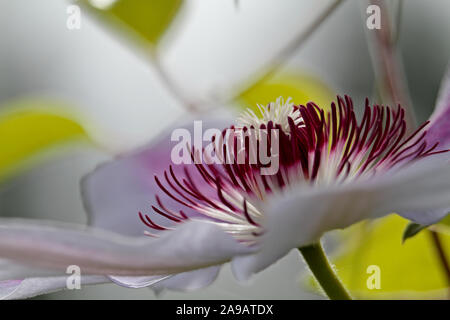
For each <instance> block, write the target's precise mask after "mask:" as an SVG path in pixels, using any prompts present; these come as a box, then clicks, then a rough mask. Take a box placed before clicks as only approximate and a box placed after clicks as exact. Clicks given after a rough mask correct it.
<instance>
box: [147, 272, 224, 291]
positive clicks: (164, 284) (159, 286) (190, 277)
mask: <svg viewBox="0 0 450 320" xmlns="http://www.w3.org/2000/svg"><path fill="white" fill-rule="evenodd" d="M219 271H220V266H214V267H209V268H204V269H199V270H194V271H189V272H183V273H179V274H176V275H174V276H172V277H170V278H167V279H165V280H163V281H161V282H158V283H156V284H154V285H153V286H152V289H154V290H155V291H156V292H160V291H161V290H163V289H169V290H179V291H192V290H197V289H201V288H204V287H206V286H208V285H210V284H211V283H212V282H213V281H214V280H216V278H217V276H218V274H219Z"/></svg>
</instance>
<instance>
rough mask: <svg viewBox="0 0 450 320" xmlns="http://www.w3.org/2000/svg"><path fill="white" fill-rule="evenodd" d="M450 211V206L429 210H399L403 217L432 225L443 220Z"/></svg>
mask: <svg viewBox="0 0 450 320" xmlns="http://www.w3.org/2000/svg"><path fill="white" fill-rule="evenodd" d="M449 213H450V208H446V209H435V210H427V211H399V212H398V214H399V215H401V216H402V217H404V218H406V219H409V220H412V221H414V222H415V223H419V224H423V225H430V224H434V223H437V222H439V221H441V220H442V219H443V218H444V217H445V216H447V215H448V214H449Z"/></svg>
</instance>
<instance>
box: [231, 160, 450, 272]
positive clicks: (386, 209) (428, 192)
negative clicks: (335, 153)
mask: <svg viewBox="0 0 450 320" xmlns="http://www.w3.org/2000/svg"><path fill="white" fill-rule="evenodd" d="M432 163H433V164H435V165H433V166H430V165H429V163H427V161H423V163H421V164H419V163H418V164H416V165H414V166H410V167H407V168H404V169H401V170H398V171H397V172H393V173H389V174H386V175H382V176H380V177H376V178H374V179H372V180H369V181H355V182H354V183H351V184H347V185H335V186H330V187H324V188H309V187H304V186H302V187H298V188H293V189H292V190H290V191H289V192H287V193H284V194H281V195H279V196H278V197H277V199H274V201H271V202H270V204H269V206H268V207H267V208H266V209H265V210H264V212H265V214H266V221H265V224H264V225H265V228H266V230H267V232H266V234H265V235H263V236H262V237H261V243H262V245H261V248H260V250H259V251H258V252H256V253H255V254H253V255H247V256H239V257H236V258H235V259H233V262H232V268H233V272H234V273H235V275H236V277H237V278H238V279H240V280H242V279H246V278H248V277H249V276H251V275H252V274H253V273H256V272H259V271H261V270H263V269H264V268H266V267H267V266H269V265H270V264H272V263H274V262H275V261H277V260H278V259H280V258H282V257H283V256H284V255H286V254H287V253H288V252H289V251H290V250H291V249H292V248H296V247H301V246H305V245H308V244H311V243H313V242H316V241H318V239H319V238H320V237H321V236H322V234H323V233H324V232H326V231H329V230H333V229H339V228H345V227H347V226H349V225H351V224H353V223H356V222H358V221H361V220H364V219H366V218H377V217H380V216H383V215H386V214H389V213H392V212H399V213H401V212H417V213H419V212H422V213H424V212H425V213H426V212H430V211H434V210H442V209H443V208H448V207H450V167H449V166H448V165H447V164H442V163H440V165H438V164H436V163H435V162H432ZM435 218H436V217H435V215H431V216H430V215H428V216H427V215H426V214H423V216H421V217H420V219H421V221H422V222H424V223H431V222H433V221H434V219H435Z"/></svg>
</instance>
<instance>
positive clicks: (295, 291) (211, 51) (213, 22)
mask: <svg viewBox="0 0 450 320" xmlns="http://www.w3.org/2000/svg"><path fill="white" fill-rule="evenodd" d="M389 2H390V3H391V4H393V5H395V4H396V1H395V0H394V1H389ZM328 3H329V1H308V0H304V1H300V0H283V1H276V0H240V1H239V4H238V7H237V8H236V6H235V3H234V0H221V1H208V0H196V1H186V2H185V4H184V5H183V8H182V12H181V13H180V15H179V18H178V19H177V20H176V21H175V23H174V24H173V25H172V26H171V28H170V30H169V32H168V34H167V35H166V37H165V39H164V42H163V46H162V56H163V66H164V67H165V68H166V69H167V70H168V73H169V75H170V76H171V77H172V78H173V79H174V82H175V83H176V85H177V86H178V88H179V90H181V91H182V92H183V93H184V94H185V95H186V96H187V97H190V98H192V99H203V98H208V97H209V96H211V94H213V93H214V92H216V91H220V90H224V89H227V88H229V87H231V86H234V85H235V84H236V83H239V82H240V81H244V80H245V79H246V77H248V75H249V74H251V72H253V71H256V70H258V69H259V68H260V67H261V66H262V65H264V63H265V62H267V61H268V60H269V59H270V57H271V56H272V55H273V54H274V53H275V52H276V51H277V50H278V49H279V48H280V47H281V46H283V45H284V44H286V43H287V42H288V41H289V40H290V39H291V37H292V36H293V35H294V34H295V33H296V32H297V30H298V29H299V28H304V27H305V26H306V25H308V23H310V22H311V21H313V20H314V17H315V16H316V15H317V13H318V12H319V11H320V9H321V8H323V7H324V6H325V5H327V4H328ZM361 3H362V1H356V0H347V1H345V2H344V4H343V5H341V7H339V8H338V10H337V11H336V12H335V13H334V14H333V15H332V16H331V17H330V18H329V19H328V20H327V21H326V22H325V23H324V24H323V25H322V26H321V28H320V29H319V30H318V31H317V32H316V33H315V34H314V36H313V37H312V38H311V39H309V40H308V42H307V43H306V44H305V45H304V46H303V47H302V48H301V49H300V50H299V51H298V52H296V53H295V55H294V56H293V58H292V59H290V60H289V61H287V63H286V64H285V65H284V67H283V68H285V69H286V70H291V69H295V70H297V69H298V70H301V71H304V72H308V73H310V74H312V75H314V76H316V77H319V78H320V79H321V80H322V81H324V82H325V83H326V84H328V85H329V86H330V87H331V88H332V89H333V90H334V91H335V92H336V93H340V94H344V93H345V94H349V95H351V96H352V97H353V98H354V101H355V102H356V103H355V104H359V105H362V103H363V99H364V98H365V97H366V96H371V95H372V94H373V91H374V83H373V82H374V81H373V71H372V64H371V62H370V56H369V52H368V48H367V44H366V40H365V20H363V17H362V9H361ZM69 4H70V2H67V1H61V0H34V1H30V0H0V106H1V105H7V103H8V101H11V100H14V99H17V98H23V97H31V98H36V97H37V98H40V97H49V98H57V99H58V100H61V101H65V102H67V103H68V104H69V105H71V106H72V108H74V111H75V112H76V113H77V114H79V115H80V117H81V118H82V119H84V121H85V123H87V124H88V128H89V129H90V133H91V134H92V135H93V136H94V138H95V139H96V140H97V141H98V143H99V144H101V145H103V146H106V147H107V148H108V149H110V150H114V151H119V150H120V151H123V150H129V149H132V148H133V147H136V146H139V145H141V144H143V143H145V142H146V141H148V140H149V139H151V138H152V137H153V136H154V135H155V134H157V133H158V132H159V131H160V130H162V129H163V128H164V126H166V125H168V124H169V123H171V122H172V121H174V120H175V119H178V118H179V117H181V116H183V114H184V113H185V112H186V111H185V110H184V109H183V108H182V106H180V105H179V104H178V102H177V100H176V99H175V98H174V97H173V96H172V95H171V93H170V91H168V90H167V89H166V88H165V87H164V85H163V84H162V83H161V81H160V79H159V77H158V74H157V73H156V72H155V70H154V68H153V67H152V65H151V64H150V63H148V61H147V59H146V56H145V52H142V51H140V52H139V53H138V54H136V53H135V51H134V50H131V49H132V48H130V46H129V43H127V42H124V41H122V40H120V39H118V38H117V37H115V36H114V35H113V33H111V32H110V30H107V29H105V28H104V26H103V25H100V24H99V23H98V22H96V21H93V20H92V19H91V17H90V16H88V15H87V14H84V12H82V16H81V18H82V25H81V29H80V30H68V29H67V28H66V19H67V13H66V8H67V5H69ZM449 31H450V1H448V0H431V1H421V0H405V1H403V12H402V20H401V24H400V38H399V48H400V50H401V56H402V58H403V62H404V68H405V72H406V76H407V82H408V86H409V89H410V93H411V98H412V101H413V105H414V108H415V110H416V113H417V114H418V118H419V120H425V119H426V117H427V116H428V115H429V114H430V112H431V111H432V108H433V106H434V101H435V98H436V94H437V91H438V86H439V82H440V80H441V78H442V76H443V74H444V71H445V68H446V65H447V63H448V59H449V57H450V33H449ZM107 158H108V155H107V154H106V153H104V152H100V151H98V150H94V149H92V148H89V147H86V146H79V147H78V148H76V149H74V150H73V151H71V152H70V153H68V154H67V153H65V154H63V155H59V156H57V157H55V158H54V159H52V160H50V161H47V162H46V163H44V164H41V165H39V167H38V168H35V169H32V170H29V171H28V172H26V173H24V174H23V175H21V176H19V177H17V178H14V179H13V180H12V181H10V182H9V183H7V184H6V185H4V186H3V187H2V189H1V190H0V214H1V215H3V216H18V217H35V218H45V219H57V220H64V221H73V222H80V223H84V222H85V216H84V212H83V208H82V205H81V201H80V195H79V190H78V183H79V179H80V177H81V176H83V175H84V174H85V173H87V172H88V171H90V170H92V169H93V168H94V167H95V166H96V164H98V163H99V162H101V161H104V160H105V159H107ZM303 268H304V264H303V262H302V261H301V259H300V257H299V256H298V254H297V253H296V252H291V254H290V255H288V256H287V257H286V258H284V259H283V260H281V261H280V262H278V263H277V264H276V265H274V266H272V267H270V268H268V269H267V270H265V271H264V272H262V273H260V274H259V275H257V276H256V277H255V278H254V279H252V281H251V282H250V283H247V284H238V283H237V282H236V281H235V280H234V279H233V276H232V275H231V272H230V269H229V268H228V267H225V268H224V269H223V270H222V272H221V274H220V276H219V279H218V281H216V282H215V283H214V284H213V285H212V286H210V287H208V288H206V289H204V290H200V291H196V292H191V293H177V292H165V293H163V294H162V296H161V297H160V298H164V299H197V298H200V299H211V298H213V299H244V298H245V299H298V298H317V295H315V294H313V293H311V292H307V291H305V289H303V288H302V287H301V285H300V282H301V274H302V271H303ZM45 298H49V299H56V298H67V299H76V298H84V299H91V298H105V299H108V298H113V299H129V298H133V299H154V298H156V297H155V295H154V294H153V293H152V292H151V290H149V289H139V290H136V289H125V288H121V287H119V286H116V285H101V286H93V287H85V288H83V289H82V290H72V291H65V292H62V293H55V294H50V295H47V296H46V297H45Z"/></svg>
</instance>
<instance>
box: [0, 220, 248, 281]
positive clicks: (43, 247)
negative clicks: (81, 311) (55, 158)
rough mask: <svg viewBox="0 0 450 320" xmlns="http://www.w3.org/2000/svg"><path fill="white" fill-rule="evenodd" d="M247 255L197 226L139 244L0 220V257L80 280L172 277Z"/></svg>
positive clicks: (211, 229)
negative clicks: (72, 273)
mask: <svg viewBox="0 0 450 320" xmlns="http://www.w3.org/2000/svg"><path fill="white" fill-rule="evenodd" d="M253 250H254V249H253ZM251 251H252V249H250V248H248V247H245V246H244V245H242V244H240V243H238V242H237V241H236V240H235V239H233V238H232V237H231V236H230V235H228V234H226V233H225V232H223V231H222V229H221V228H219V227H218V226H216V225H213V224H211V223H208V222H201V221H189V222H186V223H183V224H182V225H180V226H178V227H177V229H175V230H173V231H166V232H164V233H162V234H161V237H159V238H150V237H145V236H144V237H140V238H137V237H127V236H123V235H120V234H117V233H112V232H107V231H104V230H99V229H94V228H81V227H78V226H74V225H68V224H55V223H43V222H38V221H35V220H19V219H0V257H4V258H7V259H12V260H16V261H18V262H21V263H24V264H29V265H35V266H39V267H48V268H53V269H57V270H61V271H65V270H66V268H67V266H69V265H78V266H79V267H80V268H81V272H82V273H83V274H99V275H117V276H131V275H133V276H142V275H148V276H153V275H166V274H175V273H180V272H185V271H189V270H194V269H200V268H205V267H209V266H212V265H218V264H222V263H225V262H227V261H229V260H230V259H231V258H232V257H233V256H235V255H239V254H245V253H248V252H251Z"/></svg>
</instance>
